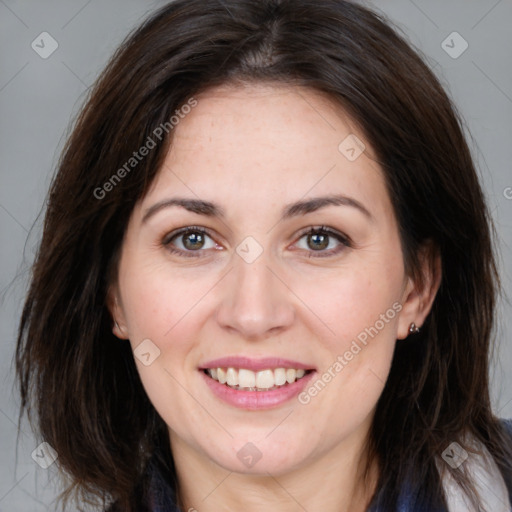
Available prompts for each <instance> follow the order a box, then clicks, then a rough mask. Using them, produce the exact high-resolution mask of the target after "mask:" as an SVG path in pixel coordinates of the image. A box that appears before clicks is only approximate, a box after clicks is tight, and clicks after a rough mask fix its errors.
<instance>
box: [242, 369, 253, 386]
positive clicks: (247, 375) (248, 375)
mask: <svg viewBox="0 0 512 512" xmlns="http://www.w3.org/2000/svg"><path fill="white" fill-rule="evenodd" d="M238 384H239V386H240V387H241V388H254V387H256V377H255V375H254V372H251V370H244V369H240V370H238Z"/></svg>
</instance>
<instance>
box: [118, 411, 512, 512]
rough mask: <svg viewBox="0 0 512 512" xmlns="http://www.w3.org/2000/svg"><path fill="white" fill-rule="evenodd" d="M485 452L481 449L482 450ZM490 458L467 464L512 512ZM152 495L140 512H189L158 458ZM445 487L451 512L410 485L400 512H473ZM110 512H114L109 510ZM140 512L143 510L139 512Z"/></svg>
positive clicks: (490, 496) (375, 506)
mask: <svg viewBox="0 0 512 512" xmlns="http://www.w3.org/2000/svg"><path fill="white" fill-rule="evenodd" d="M502 423H503V425H504V426H505V427H506V430H507V431H508V433H509V434H510V437H511V438H512V419H511V420H502ZM480 448H481V447H480ZM484 455H485V456H487V458H484V459H477V458H474V457H473V456H472V457H473V458H471V457H470V458H469V459H468V460H467V461H466V462H465V464H469V465H470V468H469V471H470V472H471V473H472V474H473V475H475V481H476V484H477V486H478V489H479V491H481V492H480V496H481V497H482V499H483V500H484V503H486V504H487V505H488V509H489V510H491V511H492V512H512V486H511V487H509V488H507V486H506V485H505V482H504V480H503V478H502V477H501V474H500V473H499V470H498V468H497V466H496V465H495V463H494V462H493V461H492V459H491V457H490V455H489V454H488V452H487V450H485V449H484ZM147 474H148V476H149V481H150V485H149V492H148V496H147V498H146V499H144V503H143V504H141V508H140V512H146V511H147V512H187V511H182V510H180V509H179V508H178V506H177V505H176V499H175V495H174V491H173V489H172V486H171V485H170V483H169V478H168V477H167V478H166V476H165V470H164V469H163V467H162V465H161V463H159V461H158V459H157V458H156V457H152V458H151V460H150V462H149V465H148V473H147ZM443 486H444V488H445V493H446V495H447V500H448V509H446V508H444V507H443V508H438V509H435V508H434V507H432V505H431V504H430V503H429V497H427V496H424V495H423V494H422V492H421V489H419V488H413V487H412V486H410V485H409V484H408V483H407V482H406V483H404V485H403V487H402V492H401V494H400V498H399V502H398V508H397V512H472V509H471V508H470V507H469V505H468V504H467V503H466V501H465V499H464V496H463V494H462V493H461V492H460V490H459V488H458V487H457V486H456V485H455V484H454V482H453V481H452V480H451V479H450V478H447V477H445V478H443ZM382 498H383V495H382V491H380V492H377V493H376V495H375V497H374V499H373V501H372V503H371V504H370V506H369V508H368V510H367V512H380V510H381V505H380V503H381V502H382ZM109 512H114V510H113V509H109ZM137 512H139V510H138V511H137Z"/></svg>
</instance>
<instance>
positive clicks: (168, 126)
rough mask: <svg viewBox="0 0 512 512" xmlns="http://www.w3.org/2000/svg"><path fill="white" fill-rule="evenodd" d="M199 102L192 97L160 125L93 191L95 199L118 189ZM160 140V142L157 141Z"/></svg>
mask: <svg viewBox="0 0 512 512" xmlns="http://www.w3.org/2000/svg"><path fill="white" fill-rule="evenodd" d="M197 103H198V102H197V100H196V99H195V98H194V97H191V98H190V99H189V100H188V101H187V102H186V103H185V104H184V105H182V106H181V107H180V108H179V109H177V110H175V111H174V112H175V114H176V115H173V116H171V118H170V119H169V121H167V122H165V123H160V125H159V126H157V127H156V128H155V129H154V130H153V132H152V136H151V135H149V136H148V137H147V139H146V142H145V143H144V144H143V145H142V146H141V147H140V148H139V149H138V150H137V151H134V152H133V153H132V156H131V157H130V158H128V160H127V161H126V162H125V163H124V164H123V165H122V166H121V167H120V168H119V169H118V170H117V171H116V172H115V173H114V174H112V176H111V177H110V178H109V179H108V180H107V181H105V183H103V185H102V186H101V187H96V188H95V189H94V191H93V194H94V197H95V198H96V199H99V200H101V199H103V198H105V196H106V195H107V194H108V193H109V192H111V191H112V190H113V189H114V187H116V186H117V185H118V184H119V183H121V180H122V179H123V178H125V177H126V176H127V175H128V174H129V173H130V172H131V171H132V170H133V169H135V167H137V166H138V165H139V163H140V162H141V161H142V160H144V158H145V157H146V156H148V155H149V153H150V151H151V150H152V149H154V148H156V146H157V145H158V142H161V141H162V140H163V138H164V137H165V135H166V134H169V133H170V131H171V130H172V129H173V128H174V127H176V126H177V125H178V124H179V122H180V120H181V119H184V118H185V116H187V115H188V114H189V113H190V112H191V111H192V109H193V108H194V107H195V106H197ZM155 139H158V142H156V141H155Z"/></svg>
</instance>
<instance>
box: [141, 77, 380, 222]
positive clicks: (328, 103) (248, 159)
mask: <svg viewBox="0 0 512 512" xmlns="http://www.w3.org/2000/svg"><path fill="white" fill-rule="evenodd" d="M195 98H196V100H197V105H196V106H195V107H194V108H193V109H192V110H191V111H190V113H188V114H187V115H184V116H183V117H182V118H181V119H180V121H179V123H178V124H177V126H175V128H174V130H173V133H172V137H173V138H172V144H171V147H170V150H169V153H168V155H167V157H166V159H165V161H164V164H163V166H162V169H161V170H160V172H159V173H158V175H157V177H156V179H155V181H154V183H153V185H152V187H151V188H150V190H149V193H148V195H147V196H146V198H145V200H144V201H143V203H144V204H145V205H147V204H148V202H154V201H155V200H160V199H163V198H164V197H168V196H169V194H171V193H172V194H176V195H181V196H183V195H184V194H188V195H189V196H192V197H193V196H196V197H200V198H202V199H211V198H213V197H215V198H222V196H225V197H226V198H229V200H230V201H231V205H232V206H233V207H235V205H234V201H242V202H244V203H245V205H247V206H249V205H251V204H252V205H253V206H256V203H258V205H259V207H260V208H261V207H262V204H265V206H266V207H270V206H271V205H272V204H273V203H277V202H279V203H285V202H292V201H296V200H297V199H300V198H303V197H305V196H307V195H308V194H309V195H320V194H326V193H347V194H352V195H356V196H357V198H358V199H359V200H361V201H362V202H363V201H366V202H370V203H374V209H377V210H378V209H379V208H380V209H386V208H389V199H388V197H387V191H386V187H385V185H384V180H383V176H382V171H381V169H380V168H379V166H378V165H377V164H376V163H375V161H374V160H373V157H372V148H371V146H370V145H369V143H368V141H366V140H365V136H364V135H363V133H362V132H361V130H360V129H358V128H357V124H356V123H355V122H354V121H353V120H352V119H350V117H349V116H348V115H347V114H346V113H345V112H344V111H343V109H342V108H341V107H340V106H339V105H338V104H336V103H335V102H334V101H332V100H331V99H329V98H328V97H327V96H325V95H323V94H322V93H320V92H317V91H314V90H312V89H308V88H302V87H297V86H288V85H279V86H275V85H261V84H259V85H249V86H222V87H218V88H214V89H210V90H207V91H205V92H204V93H203V94H201V95H198V96H197V97H195ZM354 136H355V137H357V139H356V138H354ZM357 141H361V142H363V143H364V145H365V151H364V152H363V153H361V151H360V148H359V147H358V146H357ZM354 143H356V144H354ZM352 149H353V151H351V150H352ZM347 150H349V151H348V153H347ZM359 153H361V154H359ZM358 154H359V156H358ZM354 156H356V158H353V157H354ZM378 213H379V212H378V211H376V214H377V215H378Z"/></svg>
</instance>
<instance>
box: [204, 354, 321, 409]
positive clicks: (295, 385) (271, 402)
mask: <svg viewBox="0 0 512 512" xmlns="http://www.w3.org/2000/svg"><path fill="white" fill-rule="evenodd" d="M198 370H199V371H200V374H201V375H202V377H203V379H204V382H205V384H206V385H207V387H208V388H209V390H210V391H211V392H212V393H213V394H214V395H215V396H216V397H217V398H218V399H220V400H222V401H223V402H225V403H227V404H229V405H230V406H234V407H237V408H240V409H246V410H264V409H272V408H275V407H279V406H281V405H285V404H286V403H289V402H290V400H292V399H293V398H294V397H296V396H297V395H298V394H299V393H300V392H301V391H302V390H303V389H304V388H305V387H306V386H307V385H308V382H310V381H311V379H313V378H314V375H315V373H316V369H315V368H312V367H311V366H308V365H306V364H303V363H300V362H298V361H291V360H289V359H281V358H275V357H267V358H263V359H253V358H249V357H238V356H235V357H224V358H221V359H215V360H214V361H209V362H206V363H204V364H203V365H201V366H200V367H199V368H198Z"/></svg>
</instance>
